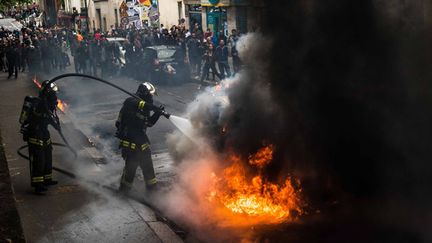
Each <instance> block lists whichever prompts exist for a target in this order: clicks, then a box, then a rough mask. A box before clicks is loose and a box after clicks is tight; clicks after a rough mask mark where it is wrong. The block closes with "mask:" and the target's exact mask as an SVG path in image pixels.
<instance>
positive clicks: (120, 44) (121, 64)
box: [106, 37, 126, 68]
mask: <svg viewBox="0 0 432 243" xmlns="http://www.w3.org/2000/svg"><path fill="white" fill-rule="evenodd" d="M106 40H107V41H108V43H110V44H111V43H112V44H114V45H115V48H116V49H117V50H118V52H119V54H120V55H119V59H118V60H115V63H114V64H115V65H116V66H117V67H118V68H123V67H124V66H125V64H126V59H125V53H126V50H125V49H124V48H123V43H124V42H125V41H126V38H121V37H107V38H106Z"/></svg>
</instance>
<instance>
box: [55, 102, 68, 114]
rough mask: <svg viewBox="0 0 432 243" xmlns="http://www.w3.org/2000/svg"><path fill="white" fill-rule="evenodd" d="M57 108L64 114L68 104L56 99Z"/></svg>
mask: <svg viewBox="0 0 432 243" xmlns="http://www.w3.org/2000/svg"><path fill="white" fill-rule="evenodd" d="M57 108H59V109H60V110H61V111H62V112H63V113H64V112H65V111H66V109H67V108H68V104H66V102H64V101H62V100H61V99H57Z"/></svg>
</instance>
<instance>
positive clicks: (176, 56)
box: [142, 45, 190, 84]
mask: <svg viewBox="0 0 432 243" xmlns="http://www.w3.org/2000/svg"><path fill="white" fill-rule="evenodd" d="M142 58H143V62H142V63H143V65H144V67H143V71H144V72H145V73H147V74H148V77H147V78H148V79H149V80H150V81H151V82H153V83H158V84H176V83H177V84H179V83H183V82H188V81H190V68H189V63H188V61H187V58H186V55H185V53H184V51H183V50H182V49H181V48H180V47H177V46H165V45H161V46H149V47H146V48H145V49H144V51H143V56H142Z"/></svg>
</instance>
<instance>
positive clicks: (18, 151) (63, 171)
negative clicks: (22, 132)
mask: <svg viewBox="0 0 432 243" xmlns="http://www.w3.org/2000/svg"><path fill="white" fill-rule="evenodd" d="M51 145H53V146H59V147H70V146H68V145H66V144H62V143H51ZM26 148H28V145H23V146H21V147H19V148H18V150H17V153H18V155H19V156H21V157H22V158H24V159H26V160H30V158H29V157H28V156H27V155H25V154H23V153H22V150H23V149H26ZM69 149H70V148H69ZM71 151H72V152H73V154H74V157H75V158H74V160H75V159H76V158H77V154H76V152H75V151H74V150H71ZM52 168H53V170H55V171H58V172H60V173H62V174H64V175H67V176H69V177H71V178H76V175H75V174H74V173H72V172H69V171H67V170H64V169H61V168H59V167H55V166H53V167H52Z"/></svg>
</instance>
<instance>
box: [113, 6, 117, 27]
mask: <svg viewBox="0 0 432 243" xmlns="http://www.w3.org/2000/svg"><path fill="white" fill-rule="evenodd" d="M114 18H115V27H116V28H118V12H117V9H114Z"/></svg>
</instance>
